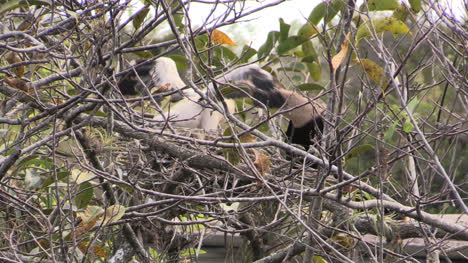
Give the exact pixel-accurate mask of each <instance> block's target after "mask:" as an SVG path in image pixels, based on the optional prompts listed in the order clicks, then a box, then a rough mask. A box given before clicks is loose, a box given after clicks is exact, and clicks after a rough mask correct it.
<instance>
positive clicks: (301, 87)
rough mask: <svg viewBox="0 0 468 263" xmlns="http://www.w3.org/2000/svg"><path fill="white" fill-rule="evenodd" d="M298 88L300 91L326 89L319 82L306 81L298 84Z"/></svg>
mask: <svg viewBox="0 0 468 263" xmlns="http://www.w3.org/2000/svg"><path fill="white" fill-rule="evenodd" d="M296 88H297V89H299V90H300V91H321V90H323V89H324V87H323V86H322V85H319V84H317V83H304V84H301V85H298V86H296Z"/></svg>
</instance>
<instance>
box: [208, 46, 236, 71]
mask: <svg viewBox="0 0 468 263" xmlns="http://www.w3.org/2000/svg"><path fill="white" fill-rule="evenodd" d="M215 54H216V56H215V57H214V58H213V63H214V64H215V65H216V63H217V62H218V63H219V64H218V65H217V66H222V67H224V65H226V64H228V63H230V62H233V61H235V60H238V59H239V58H238V57H237V55H236V53H234V52H233V51H232V50H231V49H229V48H227V47H225V46H217V47H216V48H215Z"/></svg>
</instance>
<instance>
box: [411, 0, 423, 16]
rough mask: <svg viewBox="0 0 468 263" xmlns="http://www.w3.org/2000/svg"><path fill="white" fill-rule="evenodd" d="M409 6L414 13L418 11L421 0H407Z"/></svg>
mask: <svg viewBox="0 0 468 263" xmlns="http://www.w3.org/2000/svg"><path fill="white" fill-rule="evenodd" d="M408 1H409V3H410V6H411V10H413V12H414V13H416V14H417V13H419V11H421V0H408Z"/></svg>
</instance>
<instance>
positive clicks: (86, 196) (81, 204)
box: [75, 182, 94, 209]
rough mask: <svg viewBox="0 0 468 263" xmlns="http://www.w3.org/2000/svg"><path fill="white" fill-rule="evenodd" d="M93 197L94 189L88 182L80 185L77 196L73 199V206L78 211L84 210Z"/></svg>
mask: <svg viewBox="0 0 468 263" xmlns="http://www.w3.org/2000/svg"><path fill="white" fill-rule="evenodd" d="M93 196H94V188H93V186H92V185H91V183H90V182H85V183H82V184H80V187H79V188H78V194H77V195H76V197H75V205H76V207H77V208H78V209H83V208H86V207H87V206H88V204H89V202H90V201H91V199H92V198H93Z"/></svg>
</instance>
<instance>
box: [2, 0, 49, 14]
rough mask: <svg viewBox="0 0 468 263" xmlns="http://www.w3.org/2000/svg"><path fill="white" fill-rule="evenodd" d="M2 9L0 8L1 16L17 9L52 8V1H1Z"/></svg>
mask: <svg viewBox="0 0 468 263" xmlns="http://www.w3.org/2000/svg"><path fill="white" fill-rule="evenodd" d="M0 4H1V8H0V15H3V13H6V12H9V11H11V10H14V9H16V8H20V7H24V8H27V7H29V6H33V5H34V6H43V5H48V6H50V5H51V3H50V1H46V0H29V1H28V0H7V1H0Z"/></svg>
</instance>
